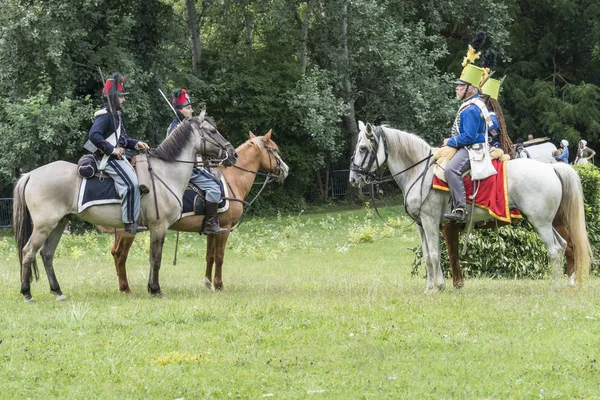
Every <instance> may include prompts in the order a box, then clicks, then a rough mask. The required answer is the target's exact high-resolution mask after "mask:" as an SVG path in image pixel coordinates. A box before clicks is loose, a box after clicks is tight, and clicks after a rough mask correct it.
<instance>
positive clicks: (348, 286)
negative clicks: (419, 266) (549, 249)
mask: <svg viewBox="0 0 600 400" xmlns="http://www.w3.org/2000/svg"><path fill="white" fill-rule="evenodd" d="M391 222H392V224H395V225H398V226H400V228H399V229H392V228H389V227H386V226H385V225H383V223H381V221H379V220H377V219H373V217H372V213H371V212H368V211H365V210H359V211H341V212H330V213H320V214H312V215H302V216H294V217H274V218H266V219H251V220H248V221H246V222H244V224H243V225H242V226H241V228H240V230H239V231H237V232H234V233H232V236H231V240H230V243H229V248H228V251H227V253H226V257H225V267H224V274H223V278H224V283H225V290H224V291H223V292H209V291H207V290H205V289H203V287H202V278H203V275H204V262H203V258H204V244H205V240H204V238H200V237H198V235H192V234H189V235H188V234H185V235H182V239H181V242H180V251H179V261H178V264H177V265H176V266H173V265H172V255H173V249H174V233H170V234H169V238H168V240H167V244H166V251H165V252H164V257H163V267H162V270H161V285H162V289H163V292H164V293H165V297H164V298H162V299H155V298H151V297H150V296H149V295H148V294H147V293H146V290H145V288H146V283H147V276H148V261H147V246H148V242H149V240H148V236H147V234H146V233H143V234H140V235H138V236H139V237H138V240H137V242H136V245H135V247H134V249H133V250H132V253H133V254H132V255H131V257H130V260H129V281H130V284H131V286H132V288H133V289H134V290H135V291H136V292H135V294H133V295H131V296H125V295H122V294H120V293H119V292H118V290H117V280H116V275H115V271H114V267H113V265H112V259H111V257H110V254H109V250H110V245H111V240H112V237H111V236H109V235H96V234H87V235H84V236H75V235H65V237H64V238H63V241H62V242H61V245H60V248H59V252H58V256H57V259H56V261H55V267H56V273H57V276H58V279H59V282H60V283H61V287H62V290H63V292H64V293H65V294H66V295H67V296H68V300H67V301H66V302H57V301H55V300H54V297H53V296H52V295H51V294H50V293H49V290H48V283H47V280H46V277H45V274H44V272H43V271H42V272H41V277H40V281H39V282H34V283H33V285H32V294H33V296H34V297H35V298H36V302H35V303H31V304H25V303H24V302H23V299H22V296H21V295H20V294H19V285H20V283H19V273H18V262H17V259H16V254H15V250H14V243H13V241H12V239H11V238H10V237H0V262H1V265H2V267H1V268H0V282H1V285H2V286H1V288H2V290H1V291H0V306H1V311H0V339H2V343H1V344H0V389H1V390H0V398H2V399H25V398H32V399H48V398H65V399H88V398H102V399H104V398H118V399H130V398H132V399H137V398H140V399H141V398H152V399H183V398H185V399H194V398H244V399H246V398H250V399H256V398H271V397H272V398H278V399H304V398H308V399H382V398H385V399H397V398H407V399H422V398H435V399H481V398H492V399H505V398H515V399H527V398H600V372H599V369H600V366H599V365H598V364H599V362H600V358H599V357H600V279H598V278H596V277H592V278H590V280H588V281H587V283H586V284H585V286H584V287H583V288H581V289H578V290H570V289H567V288H564V289H562V290H559V291H551V290H550V281H549V280H537V281H536V280H491V279H468V280H467V281H466V284H465V287H464V288H463V289H462V290H460V291H458V290H455V289H453V288H451V282H450V281H449V280H448V281H447V285H449V287H448V288H447V289H446V291H445V292H443V293H440V294H436V295H424V294H423V292H424V289H425V280H424V279H423V274H424V271H423V270H421V273H420V277H412V276H411V274H410V271H411V263H412V260H413V253H412V252H411V251H410V250H409V249H408V248H409V247H414V246H416V245H417V243H418V237H417V233H416V229H415V227H414V226H408V227H404V226H407V225H409V221H407V220H406V219H404V218H397V219H396V220H394V221H391ZM42 269H43V268H42Z"/></svg>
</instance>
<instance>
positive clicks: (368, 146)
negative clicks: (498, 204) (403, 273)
mask: <svg viewBox="0 0 600 400" xmlns="http://www.w3.org/2000/svg"><path fill="white" fill-rule="evenodd" d="M359 129H360V132H359V137H358V143H357V145H356V150H355V152H354V157H353V161H352V163H351V166H350V169H351V171H350V183H352V184H353V185H357V186H361V185H362V184H363V183H365V182H366V181H367V180H368V179H370V177H371V176H372V175H373V174H374V173H375V171H376V170H377V169H379V168H380V167H382V166H384V165H387V167H388V169H389V171H390V173H391V175H392V176H394V179H395V181H396V183H397V184H398V185H399V186H400V188H401V189H402V193H403V194H404V205H405V208H406V211H407V213H408V214H409V216H410V217H411V218H413V219H414V220H415V221H416V222H417V227H418V230H419V235H420V237H421V245H422V247H423V256H424V259H425V264H426V268H427V287H426V290H425V293H433V292H437V291H440V290H443V289H444V287H445V281H444V275H443V273H442V269H441V267H440V251H439V235H440V224H441V223H443V222H448V220H447V219H445V218H444V213H448V212H450V211H451V199H450V194H449V193H448V192H445V191H441V190H433V189H432V184H433V172H432V168H431V165H432V158H431V154H432V151H431V147H430V146H429V145H428V144H427V143H425V141H424V140H422V139H421V138H419V137H418V136H416V135H413V134H410V133H407V132H403V131H399V130H397V129H392V128H389V127H386V126H382V127H373V126H372V125H370V124H367V125H365V124H364V123H362V122H360V123H359ZM506 172H507V176H508V198H509V203H510V207H511V208H518V209H519V210H520V211H521V213H522V214H523V215H525V216H526V217H527V218H528V220H529V222H530V223H531V225H532V226H533V227H534V229H535V230H536V231H537V232H538V234H539V235H540V237H541V239H542V241H543V242H544V244H545V245H546V248H547V249H548V257H549V260H550V266H551V271H552V278H553V284H554V285H559V284H560V276H561V268H562V263H561V261H562V257H563V255H564V252H565V248H566V245H567V243H566V241H565V239H564V238H562V237H561V236H560V235H559V234H558V232H557V231H556V230H555V229H554V228H553V221H554V222H555V223H556V220H559V221H561V222H562V223H563V224H564V225H565V226H566V227H567V229H568V231H569V233H570V235H571V239H572V241H573V245H574V249H573V252H574V257H575V266H576V267H575V272H574V273H573V275H576V277H577V279H578V280H580V279H581V277H582V271H585V270H587V271H589V267H590V262H591V257H592V250H591V247H590V243H589V241H588V237H587V231H586V227H585V216H584V209H583V191H582V188H581V181H580V180H579V175H577V172H575V170H574V169H573V168H571V167H570V166H569V165H567V164H565V163H555V164H544V163H541V162H538V161H534V160H531V159H526V158H523V159H517V160H511V161H508V164H507V166H506ZM489 218H490V216H489V214H488V211H487V210H484V209H481V208H478V207H475V208H474V212H473V222H477V221H483V220H488V219H489ZM569 282H570V283H573V284H574V283H575V276H571V277H569Z"/></svg>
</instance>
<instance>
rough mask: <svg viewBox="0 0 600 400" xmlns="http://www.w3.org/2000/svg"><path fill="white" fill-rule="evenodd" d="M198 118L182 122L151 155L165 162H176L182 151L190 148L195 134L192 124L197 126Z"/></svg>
mask: <svg viewBox="0 0 600 400" xmlns="http://www.w3.org/2000/svg"><path fill="white" fill-rule="evenodd" d="M197 123H198V120H197V119H196V118H191V119H187V120H184V121H182V122H181V123H180V124H179V125H178V126H177V128H175V129H174V130H173V132H171V134H170V135H169V136H168V137H167V138H166V139H165V140H163V142H162V143H161V144H160V145H159V146H158V147H157V148H155V149H152V151H151V154H152V155H153V156H156V157H158V158H160V159H163V160H165V161H175V160H177V159H178V157H179V155H180V154H181V150H182V149H184V148H186V147H187V146H188V143H189V141H190V140H191V137H192V134H193V128H192V124H197Z"/></svg>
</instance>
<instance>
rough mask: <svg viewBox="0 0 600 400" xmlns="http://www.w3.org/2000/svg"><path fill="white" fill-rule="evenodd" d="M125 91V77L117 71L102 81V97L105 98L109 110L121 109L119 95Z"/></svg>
mask: <svg viewBox="0 0 600 400" xmlns="http://www.w3.org/2000/svg"><path fill="white" fill-rule="evenodd" d="M125 94H127V93H125V78H123V76H122V75H121V74H119V73H114V74H113V75H112V76H111V77H110V78H108V79H107V80H106V82H104V88H103V89H102V97H105V98H106V102H107V104H108V108H109V110H110V111H111V112H116V111H119V110H120V109H121V105H120V103H119V96H123V95H125Z"/></svg>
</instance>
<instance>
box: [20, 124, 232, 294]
mask: <svg viewBox="0 0 600 400" xmlns="http://www.w3.org/2000/svg"><path fill="white" fill-rule="evenodd" d="M196 153H201V154H203V155H205V156H206V157H211V158H214V157H218V158H224V159H225V160H224V162H225V163H226V164H227V165H233V164H234V163H235V161H236V159H237V154H236V152H235V149H234V148H233V146H231V144H230V143H229V142H227V141H226V140H225V139H224V138H223V137H222V136H221V134H220V133H219V132H218V131H217V130H216V129H215V128H214V127H213V126H212V125H211V124H210V123H209V122H208V121H206V120H204V112H202V114H201V115H200V116H199V117H196V118H193V119H191V120H189V121H185V122H184V123H182V124H181V125H180V126H179V127H178V129H177V130H176V131H174V132H173V134H172V135H171V136H169V137H168V138H167V139H166V140H165V141H164V142H163V143H162V144H161V145H160V146H159V147H158V148H156V149H154V150H152V151H151V153H150V154H151V155H149V160H150V161H151V166H152V168H153V175H155V177H156V178H157V181H158V182H156V183H155V185H154V187H155V193H156V201H155V198H154V193H152V192H151V193H150V194H149V195H146V196H143V197H142V199H141V207H142V211H141V213H142V215H143V218H144V219H145V221H146V223H147V225H148V229H149V230H150V248H151V250H150V275H149V279H148V290H149V292H150V293H152V294H153V295H157V296H160V295H161V290H160V285H159V281H158V272H159V269H160V263H161V256H162V247H163V242H164V240H165V234H166V232H167V228H168V227H169V226H170V225H171V224H173V223H174V222H175V221H177V220H178V219H179V216H180V215H179V214H180V206H179V205H180V204H181V197H182V195H183V192H184V190H185V186H186V185H187V183H188V181H189V179H190V176H191V173H192V165H193V161H194V160H195V157H196ZM140 168H145V167H140V166H139V165H138V173H139V171H140ZM81 179H82V178H80V177H79V176H78V174H77V166H76V165H74V164H71V163H68V162H65V161H56V162H53V163H50V164H47V165H44V166H42V167H39V168H36V169H35V170H33V171H31V172H29V173H27V174H24V175H23V176H22V177H21V178H20V179H19V181H18V182H17V185H16V186H15V190H14V205H13V226H14V233H15V239H16V242H17V251H18V255H19V262H20V264H21V293H22V294H23V296H24V298H25V301H32V300H33V297H32V296H31V291H30V284H31V281H32V267H33V272H34V275H35V277H36V279H37V278H38V271H37V265H36V254H37V252H38V251H39V250H40V248H41V255H42V260H43V262H44V267H45V269H46V274H47V276H48V281H49V283H50V291H51V292H52V293H53V294H54V295H56V299H57V300H64V299H66V296H64V295H63V293H62V291H61V289H60V285H59V284H58V281H57V279H56V276H55V274H54V266H53V259H54V253H55V250H56V246H58V242H59V241H60V238H61V236H62V232H63V228H64V225H65V222H66V219H67V218H72V217H78V218H80V219H83V220H84V221H87V222H90V223H92V224H102V225H104V226H112V227H122V226H123V223H122V221H121V208H120V205H118V204H112V205H111V204H107V205H97V206H92V207H89V208H87V209H85V210H84V211H83V212H81V213H78V205H77V203H78V201H77V196H78V191H79V186H80V184H81ZM140 184H145V185H146V186H147V187H149V188H152V187H153V185H152V183H151V182H150V181H149V177H148V174H146V179H142V176H140Z"/></svg>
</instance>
